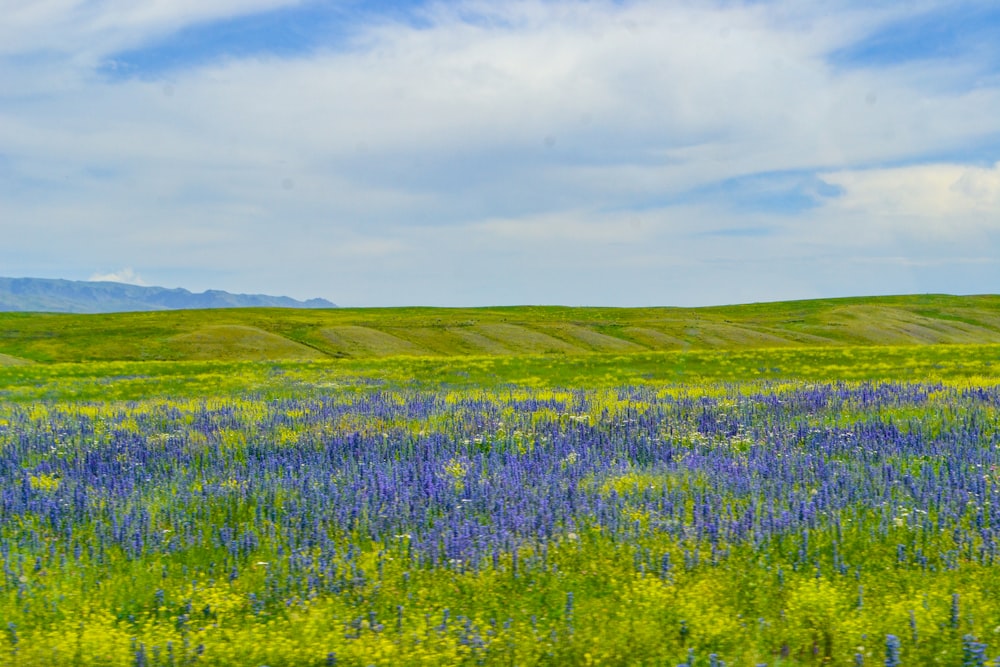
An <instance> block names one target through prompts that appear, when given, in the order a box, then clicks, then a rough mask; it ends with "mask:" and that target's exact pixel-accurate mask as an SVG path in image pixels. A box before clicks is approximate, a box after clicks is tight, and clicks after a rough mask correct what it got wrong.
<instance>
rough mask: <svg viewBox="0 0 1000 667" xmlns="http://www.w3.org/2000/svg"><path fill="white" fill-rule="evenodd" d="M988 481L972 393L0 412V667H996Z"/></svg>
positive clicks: (995, 402)
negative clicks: (988, 666) (821, 666)
mask: <svg viewBox="0 0 1000 667" xmlns="http://www.w3.org/2000/svg"><path fill="white" fill-rule="evenodd" d="M998 465H1000V389H998V388H997V387H975V386H967V387H955V386H944V385H924V384H814V385H805V384H783V385H778V384H775V385H771V386H760V385H756V386H751V385H731V386H716V387H711V388H701V389H683V388H677V387H674V388H671V389H664V388H659V389H658V388H656V387H642V388H627V387H622V388H613V389H594V390H575V391H570V390H541V389H534V390H529V389H518V388H497V389H491V390H489V391H485V390H461V391H452V392H448V391H444V390H439V391H421V390H415V389H414V390H398V391H394V390H376V389H371V390H350V391H348V390H343V391H336V390H330V392H329V393H321V392H319V391H314V392H312V393H309V394H306V393H303V394H302V396H300V397H299V398H295V399H263V398H259V397H256V398H255V397H252V396H247V397H243V398H218V399H185V400H165V399H148V400H143V401H137V402H131V403H111V404H98V403H82V402H73V401H50V402H37V403H31V404H25V405H17V404H3V405H0V564H2V573H0V618H2V619H3V625H4V627H3V628H0V632H2V635H0V664H11V665H53V664H56V665H58V664H72V665H135V666H137V667H138V666H144V665H269V666H270V667H276V666H277V665H316V666H321V665H369V664H377V665H397V664H428V665H439V664H469V665H474V664H484V665H493V664H501V665H514V664H517V665H528V664H552V665H564V664H607V665H614V664H644V665H670V666H671V667H672V666H673V665H678V664H683V665H704V666H709V665H712V666H715V665H723V664H725V665H729V666H730V667H732V666H736V665H748V666H756V665H761V664H766V665H770V666H775V665H819V664H832V665H900V664H902V665H931V664H941V665H985V664H988V662H989V661H992V660H994V659H997V661H998V664H1000V659H998V658H997V656H1000V567H997V564H995V562H994V561H995V560H996V559H997V558H998V539H1000V468H998ZM989 664H992V663H991V662H989Z"/></svg>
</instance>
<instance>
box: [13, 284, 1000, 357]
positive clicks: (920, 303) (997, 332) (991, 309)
mask: <svg viewBox="0 0 1000 667" xmlns="http://www.w3.org/2000/svg"><path fill="white" fill-rule="evenodd" d="M998 343H1000V296H962V297H959V296H948V295H919V296H895V297H872V298H860V297H859V298H846V299H824V300H813V301H787V302H778V303H758V304H747V305H738V306H725V307H710V308H568V307H558V306H519V307H500V308H370V309H347V308H344V309H334V310H296V309H256V308H249V309H222V310H178V311H170V312H163V311H160V312H130V313H112V314H100V315H68V314H53V313H0V359H4V360H5V361H3V362H2V363H5V364H12V363H14V362H24V361H34V362H42V363H46V362H49V363H50V362H65V361H91V360H103V361H115V360H120V361H129V360H131V361H138V360H205V359H213V360H230V361H236V360H266V359H302V360H310V359H324V358H358V359H373V358H387V357H399V356H409V357H453V356H514V355H526V354H528V355H531V354H546V355H557V356H563V355H581V354H588V353H612V354H630V353H638V352H648V351H666V350H714V349H763V348H802V347H831V346H850V345H865V346H872V345H876V346H877V345H927V344H998Z"/></svg>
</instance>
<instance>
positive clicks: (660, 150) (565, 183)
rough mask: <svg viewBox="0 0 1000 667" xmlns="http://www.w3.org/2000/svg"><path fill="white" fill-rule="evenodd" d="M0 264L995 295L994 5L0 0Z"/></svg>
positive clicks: (606, 291)
mask: <svg viewBox="0 0 1000 667" xmlns="http://www.w3.org/2000/svg"><path fill="white" fill-rule="evenodd" d="M3 11H4V15H5V19H4V21H3V22H0V82H2V84H0V233H2V235H3V238H4V243H3V244H0V275H8V276H38V277H62V278H71V279H90V278H101V279H113V280H124V281H130V282H140V283H146V284H156V285H165V286H171V287H173V286H180V287H186V288H188V289H192V290H203V289H226V290H230V291H235V292H266V293H278V294H288V295H291V296H295V297H299V298H308V297H314V296H322V297H326V298H329V299H331V300H333V301H335V302H337V303H340V304H342V305H349V306H388V305H411V304H425V305H442V306H452V305H494V304H519V303H561V304H568V305H621V306H626V305H708V304H719V303H736V302H748V301H767V300H776V299H793V298H812V297H829V296H845V295H862V294H890V293H914V292H952V293H987V292H990V293H997V292H1000V262H998V260H997V259H996V258H997V257H1000V113H998V110H1000V40H997V39H996V35H998V34H1000V6H998V5H996V3H995V2H992V1H990V2H987V1H969V2H935V1H933V0H917V1H915V2H885V1H883V2H860V1H854V0H835V1H833V2H803V1H802V0H798V1H794V2H793V1H791V0H755V1H753V2H750V1H743V2H741V1H739V0H719V1H718V2H712V1H699V2H695V1H694V0H687V1H677V2H672V1H665V0H660V1H657V2H642V1H632V2H630V1H628V0H621V1H618V2H611V1H599V0H591V1H565V2H560V1H556V0H516V1H513V2H502V3H501V2H486V1H485V0H468V1H456V0H453V1H446V2H404V1H401V0H400V1H391V0H380V1H376V2H360V1H356V0H322V1H310V0H145V1H143V0H60V1H58V2H44V3H40V2H36V1H35V0H6V2H5V3H4V9H3Z"/></svg>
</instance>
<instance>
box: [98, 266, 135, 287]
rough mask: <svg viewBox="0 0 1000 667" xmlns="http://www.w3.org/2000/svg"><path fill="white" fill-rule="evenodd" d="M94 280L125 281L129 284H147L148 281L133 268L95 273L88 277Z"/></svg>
mask: <svg viewBox="0 0 1000 667" xmlns="http://www.w3.org/2000/svg"><path fill="white" fill-rule="evenodd" d="M87 280H91V281H94V282H107V283H125V284H128V285H146V284H147V283H146V282H145V281H144V280H143V279H142V278H141V277H140V276H139V274H138V273H136V272H135V271H133V270H132V269H131V268H128V267H126V268H124V269H122V270H121V271H112V272H111V273H94V274H91V276H90V277H89V278H88V279H87Z"/></svg>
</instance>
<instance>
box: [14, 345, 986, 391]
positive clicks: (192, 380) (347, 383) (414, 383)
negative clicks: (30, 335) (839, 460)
mask: <svg viewBox="0 0 1000 667" xmlns="http://www.w3.org/2000/svg"><path fill="white" fill-rule="evenodd" d="M837 380H843V381H862V380H894V381H908V382H924V381H943V382H949V383H963V384H965V383H979V384H994V383H996V382H998V381H1000V345H925V346H912V345H910V346H866V347H861V346H857V347H824V348H784V349H745V350H688V351H677V352H642V353H632V354H598V353H594V354H588V355H544V354H543V355H516V356H515V355H507V356H497V355H495V356H479V357H471V356H468V357H392V358H380V359H339V360H337V359H334V360H318V361H298V360H281V361H217V360H209V361H173V362H162V361H147V362H137V361H113V362H88V363H59V364H30V365H17V366H0V401H10V402H30V401H39V400H47V401H48V400H52V401H61V400H85V401H97V400H99V401H115V400H139V399H144V398H152V397H165V398H169V397H174V398H178V397H210V396H236V395H242V394H246V393H247V392H251V393H257V394H260V395H262V396H270V397H277V396H291V395H295V394H296V393H297V392H300V391H302V390H303V389H305V390H314V389H317V388H318V389H321V390H322V389H326V388H329V389H331V390H333V389H341V388H356V389H358V390H363V389H367V388H371V387H412V388H419V389H432V388H439V387H445V388H497V387H503V386H507V385H519V386H524V387H576V388H596V387H607V386H620V385H642V384H660V385H663V384H666V385H695V384H704V385H715V384H728V383H737V382H747V381H750V382H782V381H806V382H829V381H837Z"/></svg>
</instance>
